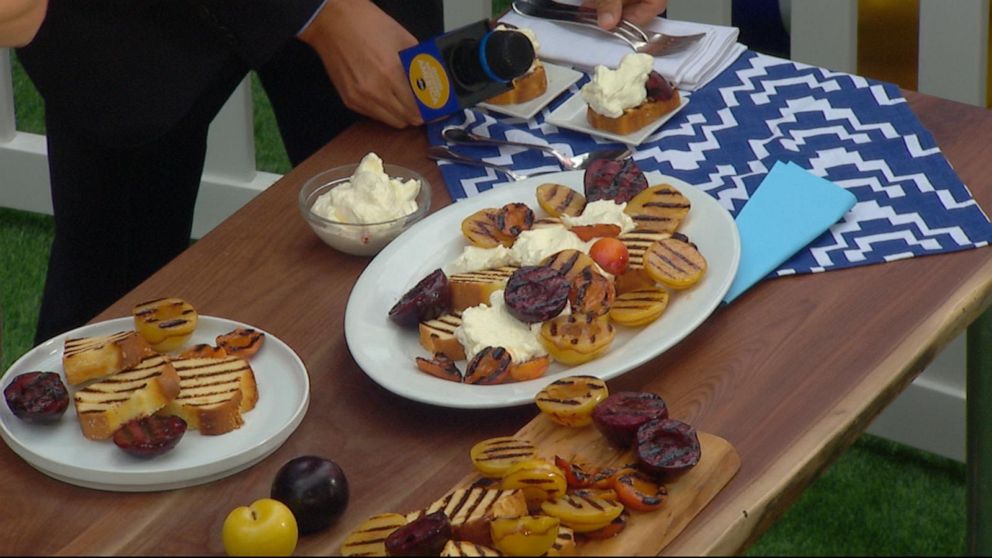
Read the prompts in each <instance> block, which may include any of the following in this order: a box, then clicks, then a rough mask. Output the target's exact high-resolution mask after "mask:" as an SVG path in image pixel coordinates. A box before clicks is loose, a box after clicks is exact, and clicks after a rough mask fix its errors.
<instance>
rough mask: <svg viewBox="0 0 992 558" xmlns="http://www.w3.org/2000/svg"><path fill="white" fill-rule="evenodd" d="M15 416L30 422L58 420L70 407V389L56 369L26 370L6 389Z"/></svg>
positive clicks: (4, 394)
mask: <svg viewBox="0 0 992 558" xmlns="http://www.w3.org/2000/svg"><path fill="white" fill-rule="evenodd" d="M3 397H4V399H6V400H7V406H8V407H10V411H11V412H12V413H14V416H15V417H17V418H19V419H21V420H25V421H28V422H55V421H57V420H58V419H59V418H61V417H62V414H63V413H65V410H66V408H67V407H68V406H69V392H68V390H67V389H66V387H65V384H64V383H62V378H61V377H59V375H58V374H56V373H55V372H27V373H24V374H21V375H19V376H17V377H16V378H14V380H13V381H12V382H10V385H8V386H7V387H6V388H4V390H3Z"/></svg>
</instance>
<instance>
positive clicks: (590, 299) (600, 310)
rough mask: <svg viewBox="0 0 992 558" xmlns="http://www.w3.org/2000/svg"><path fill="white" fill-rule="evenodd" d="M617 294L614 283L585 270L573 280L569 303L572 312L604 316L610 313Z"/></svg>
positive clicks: (588, 269)
mask: <svg viewBox="0 0 992 558" xmlns="http://www.w3.org/2000/svg"><path fill="white" fill-rule="evenodd" d="M616 294H617V293H616V287H614V285H613V281H611V280H609V279H607V278H606V277H604V276H603V275H601V274H599V273H596V272H595V271H593V270H592V269H590V268H585V269H583V270H582V272H581V273H579V274H578V275H577V276H576V277H574V278H573V279H572V282H571V290H569V293H568V302H569V303H570V304H571V305H572V312H577V313H580V314H586V313H588V314H592V315H595V316H602V315H604V314H606V313H607V312H609V311H610V308H611V307H612V306H613V301H614V299H615V298H616Z"/></svg>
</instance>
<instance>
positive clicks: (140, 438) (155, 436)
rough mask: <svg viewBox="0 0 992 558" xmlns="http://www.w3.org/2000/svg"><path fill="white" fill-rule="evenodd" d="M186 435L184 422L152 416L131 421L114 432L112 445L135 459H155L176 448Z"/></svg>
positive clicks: (175, 418) (173, 417) (174, 417)
mask: <svg viewBox="0 0 992 558" xmlns="http://www.w3.org/2000/svg"><path fill="white" fill-rule="evenodd" d="M185 433H186V421H184V420H183V419H181V418H179V417H176V416H159V415H152V416H150V417H145V418H143V419H136V420H132V421H130V422H128V423H126V424H124V426H121V427H120V428H119V429H118V430H117V431H116V432H114V444H116V445H117V447H119V448H121V449H122V450H124V452H126V453H129V454H131V455H134V456H136V457H155V456H158V455H162V454H163V453H165V452H167V451H169V450H171V449H172V448H174V447H176V444H178V443H179V440H181V439H182V437H183V434H185Z"/></svg>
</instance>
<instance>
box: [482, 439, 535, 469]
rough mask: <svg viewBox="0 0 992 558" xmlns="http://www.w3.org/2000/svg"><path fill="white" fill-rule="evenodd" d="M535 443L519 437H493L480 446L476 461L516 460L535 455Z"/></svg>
mask: <svg viewBox="0 0 992 558" xmlns="http://www.w3.org/2000/svg"><path fill="white" fill-rule="evenodd" d="M534 451H535V448H534V444H532V443H530V442H528V441H526V440H520V439H517V438H492V439H490V440H487V441H486V442H485V443H484V446H482V447H480V448H479V453H478V455H477V456H476V457H475V460H476V461H480V462H483V463H492V462H503V461H514V460H520V459H526V458H528V457H532V456H533V455H534Z"/></svg>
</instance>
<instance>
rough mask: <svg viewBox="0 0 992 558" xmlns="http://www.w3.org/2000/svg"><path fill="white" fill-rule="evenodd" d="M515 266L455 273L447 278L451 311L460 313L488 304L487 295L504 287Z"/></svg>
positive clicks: (515, 268)
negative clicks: (449, 288)
mask: <svg viewBox="0 0 992 558" xmlns="http://www.w3.org/2000/svg"><path fill="white" fill-rule="evenodd" d="M517 269H519V268H518V267H516V266H512V265H511V266H503V267H495V268H492V269H484V270H482V271H470V272H465V273H455V274H454V275H452V276H451V277H448V285H450V287H451V309H452V311H454V312H461V311H462V310H465V309H466V308H471V307H473V306H478V305H480V304H489V295H491V294H493V293H494V292H496V291H499V290H502V289H503V288H505V287H506V282H507V281H509V279H510V276H511V275H513V272H514V271H516V270H517Z"/></svg>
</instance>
